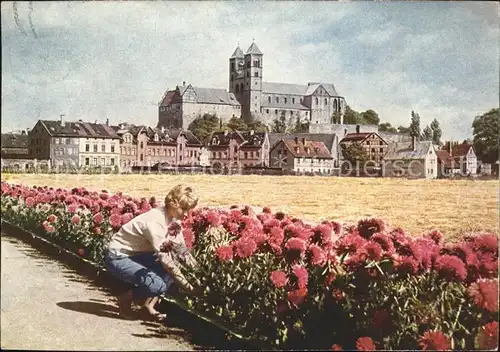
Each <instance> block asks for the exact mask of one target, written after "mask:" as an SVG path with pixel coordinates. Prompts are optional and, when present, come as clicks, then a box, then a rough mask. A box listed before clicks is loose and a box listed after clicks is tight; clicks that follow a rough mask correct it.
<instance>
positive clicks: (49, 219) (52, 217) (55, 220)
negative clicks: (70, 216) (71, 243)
mask: <svg viewBox="0 0 500 352" xmlns="http://www.w3.org/2000/svg"><path fill="white" fill-rule="evenodd" d="M47 220H48V222H50V223H55V222H57V216H55V215H54V214H51V215H49V217H48V218H47Z"/></svg>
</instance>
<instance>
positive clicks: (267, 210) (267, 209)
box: [262, 207, 271, 214]
mask: <svg viewBox="0 0 500 352" xmlns="http://www.w3.org/2000/svg"><path fill="white" fill-rule="evenodd" d="M262 212H263V213H266V214H271V208H269V207H264V208H263V209H262Z"/></svg>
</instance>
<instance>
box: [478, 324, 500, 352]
mask: <svg viewBox="0 0 500 352" xmlns="http://www.w3.org/2000/svg"><path fill="white" fill-rule="evenodd" d="M476 342H477V347H478V349H480V350H490V351H491V350H493V351H496V350H498V322H497V321H492V322H491V323H488V324H486V325H484V326H483V327H482V328H481V330H479V332H478V334H477V336H476Z"/></svg>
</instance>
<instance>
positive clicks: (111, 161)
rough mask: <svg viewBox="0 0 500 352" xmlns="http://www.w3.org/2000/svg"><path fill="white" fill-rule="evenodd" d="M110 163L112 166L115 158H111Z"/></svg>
mask: <svg viewBox="0 0 500 352" xmlns="http://www.w3.org/2000/svg"><path fill="white" fill-rule="evenodd" d="M110 163H111V166H114V165H115V158H111V159H110Z"/></svg>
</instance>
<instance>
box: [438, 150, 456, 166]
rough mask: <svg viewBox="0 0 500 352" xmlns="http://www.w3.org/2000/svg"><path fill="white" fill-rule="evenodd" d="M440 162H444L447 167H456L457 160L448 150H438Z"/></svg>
mask: <svg viewBox="0 0 500 352" xmlns="http://www.w3.org/2000/svg"><path fill="white" fill-rule="evenodd" d="M436 155H437V158H438V163H440V164H442V165H443V166H444V167H445V168H449V169H451V168H456V164H455V160H453V158H452V157H451V156H450V153H448V152H447V151H446V150H436Z"/></svg>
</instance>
